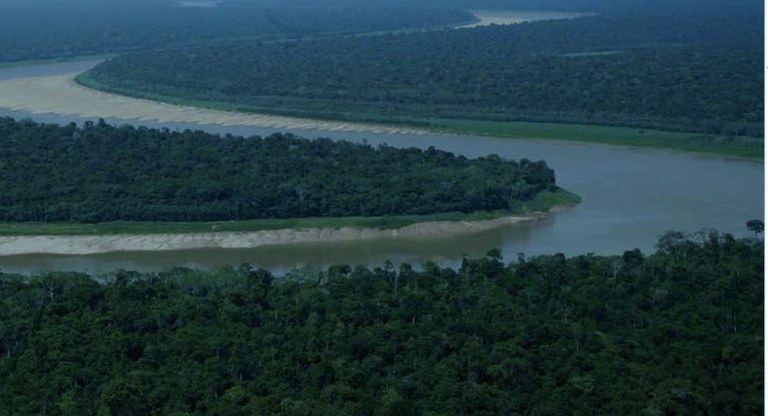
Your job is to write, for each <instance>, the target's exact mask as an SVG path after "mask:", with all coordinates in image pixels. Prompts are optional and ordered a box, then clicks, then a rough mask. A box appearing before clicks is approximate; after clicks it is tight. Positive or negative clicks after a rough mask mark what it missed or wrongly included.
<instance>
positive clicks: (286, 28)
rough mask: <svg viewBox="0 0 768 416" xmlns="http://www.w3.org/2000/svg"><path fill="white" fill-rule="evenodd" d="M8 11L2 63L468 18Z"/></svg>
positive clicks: (335, 12) (133, 9) (3, 17)
mask: <svg viewBox="0 0 768 416" xmlns="http://www.w3.org/2000/svg"><path fill="white" fill-rule="evenodd" d="M57 3H58V4H54V5H46V6H44V7H37V8H31V7H19V8H13V7H11V8H5V7H4V8H3V13H0V28H2V30H0V61H21V60H27V59H45V58H62V57H69V56H77V55H86V54H99V53H108V52H125V51H129V50H136V49H143V48H157V47H169V46H174V47H178V46H181V45H190V44H220V43H221V42H226V41H231V40H235V39H239V40H248V41H249V42H252V41H259V40H280V39H295V38H302V37H308V36H309V37H311V36H318V35H328V34H349V33H361V32H372V31H386V30H408V29H418V28H432V27H442V26H445V25H449V24H453V23H458V22H463V21H468V20H471V19H472V18H473V16H472V14H471V13H469V12H465V11H461V10H454V9H429V10H398V9H378V10H370V9H312V8H302V9H283V10H280V9H277V10H275V9H261V8H253V7H216V8H183V7H173V6H172V5H162V4H157V2H155V3H156V4H154V5H148V4H142V5H136V4H130V5H116V4H114V2H105V4H92V5H88V6H87V7H86V6H83V5H79V6H72V5H70V4H69V3H68V2H57Z"/></svg>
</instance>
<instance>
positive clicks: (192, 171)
mask: <svg viewBox="0 0 768 416" xmlns="http://www.w3.org/2000/svg"><path fill="white" fill-rule="evenodd" d="M555 190H557V186H556V185H555V174H554V171H553V170H552V169H550V168H549V167H548V166H547V164H546V163H545V162H543V161H538V162H533V161H529V160H527V159H522V160H520V161H519V162H516V161H512V160H505V159H501V158H499V157H498V156H496V155H489V156H487V157H482V158H478V159H467V158H465V157H463V156H455V155H454V154H452V153H449V152H445V151H440V150H436V149H434V148H432V147H430V148H429V149H427V150H419V149H415V148H411V149H396V148H393V147H390V146H386V145H385V146H378V147H372V146H370V145H367V144H353V143H351V142H346V141H341V142H335V141H332V140H330V139H317V140H307V139H303V138H298V137H295V136H293V135H290V134H275V135H272V136H269V137H265V138H261V137H258V136H257V137H250V138H244V137H233V136H231V135H226V136H219V135H213V134H209V133H205V132H202V131H189V130H187V131H183V132H177V131H170V130H168V129H161V130H157V129H147V128H143V127H139V128H135V127H132V126H122V127H114V126H110V125H107V124H106V123H104V122H103V121H99V122H98V123H92V122H86V123H85V124H84V126H83V127H78V126H77V125H76V124H74V123H72V124H70V125H68V126H59V125H52V124H39V123H35V122H32V121H15V120H14V119H11V118H0V221H11V222H19V221H73V222H104V221H118V220H125V221H219V220H246V219H257V218H291V217H343V216H381V215H418V214H433V213H443V212H473V211H486V210H487V211H490V210H516V209H517V208H519V207H520V204H522V203H524V202H525V201H530V200H531V199H532V198H534V197H535V196H536V195H537V194H539V193H540V192H544V191H555Z"/></svg>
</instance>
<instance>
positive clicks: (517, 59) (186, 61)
mask: <svg viewBox="0 0 768 416" xmlns="http://www.w3.org/2000/svg"><path fill="white" fill-rule="evenodd" d="M762 30H763V26H762V19H761V17H757V16H744V15H728V14H726V15H723V16H711V15H707V16H694V17H688V16H646V15H639V16H623V15H618V16H614V15H607V16H595V17H588V18H578V19H571V20H560V21H546V22H536V23H527V24H519V25H513V26H491V27H484V28H476V29H464V30H444V31H439V32H425V33H415V34H413V33H412V34H399V35H397V34H395V35H382V36H374V37H354V38H335V39H323V40H310V41H302V42H288V43H271V44H264V43H261V44H259V43H247V44H246V43H238V44H231V45H227V46H225V47H219V46H214V47H191V48H181V49H173V50H158V51H146V52H142V53H135V54H128V55H125V56H121V57H119V58H115V59H111V60H109V61H107V62H104V63H102V64H101V65H99V66H97V67H96V68H94V69H93V70H91V71H89V72H88V73H86V74H85V75H83V76H81V77H80V78H79V80H80V82H82V83H84V84H85V85H88V86H92V87H96V88H100V89H104V90H108V91H113V92H117V93H124V94H129V95H139V96H145V97H150V98H160V99H163V97H165V98H169V97H173V98H182V99H187V100H192V101H194V102H196V103H200V102H202V103H206V102H207V103H209V104H210V105H213V106H216V105H218V104H219V103H228V104H231V105H232V106H231V107H229V108H234V109H241V110H246V111H247V110H252V111H261V112H273V113H280V114H293V115H299V116H309V117H323V118H340V119H363V120H371V121H403V122H427V123H428V122H430V119H432V118H459V119H463V118H471V119H480V120H496V121H546V122H561V123H581V124H602V125H621V126H629V127H639V128H649V129H658V130H677V131H689V132H697V133H711V134H722V135H746V136H753V137H762V135H763V127H762V126H763V102H762V100H763V96H762V93H761V91H762V84H763V70H762V55H763V54H762V50H763V46H762V45H763V32H762Z"/></svg>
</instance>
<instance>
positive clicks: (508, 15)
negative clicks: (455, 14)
mask: <svg viewBox="0 0 768 416" xmlns="http://www.w3.org/2000/svg"><path fill="white" fill-rule="evenodd" d="M472 14H474V15H475V17H476V18H477V19H478V21H477V22H474V23H472V24H468V25H464V26H458V27H457V29H466V28H473V27H481V26H490V25H516V24H520V23H526V22H537V21H542V20H560V19H575V18H577V17H587V16H593V15H594V14H593V13H576V12H542V11H505V10H472Z"/></svg>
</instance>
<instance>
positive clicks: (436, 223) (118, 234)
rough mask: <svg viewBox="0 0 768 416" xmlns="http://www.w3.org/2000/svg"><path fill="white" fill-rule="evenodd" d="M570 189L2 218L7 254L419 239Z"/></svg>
mask: <svg viewBox="0 0 768 416" xmlns="http://www.w3.org/2000/svg"><path fill="white" fill-rule="evenodd" d="M580 201H581V198H580V197H579V196H577V195H575V194H573V193H571V192H568V191H565V190H562V189H561V190H558V191H557V192H543V193H541V194H539V195H538V196H537V197H536V198H534V199H533V200H532V201H530V202H528V203H527V204H525V205H521V206H520V207H518V209H517V210H516V211H514V212H512V211H492V212H475V213H468V214H464V213H444V214H433V215H408V216H384V217H347V218H296V219H276V220H271V219H268V220H252V221H233V222H205V223H149V222H146V223H129V222H121V223H103V224H76V223H73V224H69V223H64V224H29V223H19V224H7V223H6V224H0V235H1V236H0V256H13V255H25V254H60V255H87V254H101V253H110V252H124V251H172V250H192V249H243V248H255V247H262V246H268V245H284V244H298V243H319V242H328V243H331V242H342V241H364V240H383V239H419V238H431V237H440V236H449V235H458V234H471V233H477V232H483V231H488V230H492V229H494V228H498V227H503V226H507V225H512V224H519V223H523V222H533V221H540V220H542V219H544V218H545V217H546V213H549V212H559V211H562V210H565V209H568V208H570V207H573V206H575V205H576V204H578V203H579V202H580Z"/></svg>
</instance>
